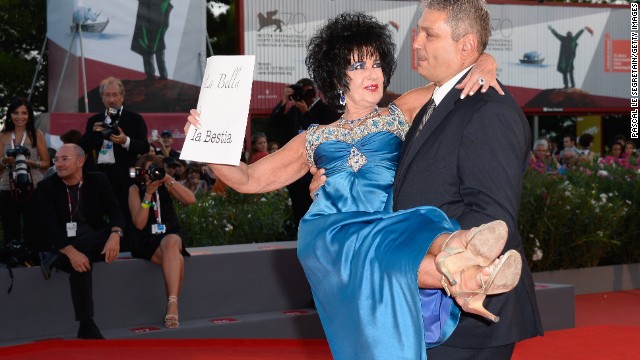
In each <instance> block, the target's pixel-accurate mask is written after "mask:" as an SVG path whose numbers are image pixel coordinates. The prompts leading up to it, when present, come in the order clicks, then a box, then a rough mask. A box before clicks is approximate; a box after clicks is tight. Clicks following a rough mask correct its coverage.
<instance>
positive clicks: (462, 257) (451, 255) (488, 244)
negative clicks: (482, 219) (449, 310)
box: [436, 220, 509, 285]
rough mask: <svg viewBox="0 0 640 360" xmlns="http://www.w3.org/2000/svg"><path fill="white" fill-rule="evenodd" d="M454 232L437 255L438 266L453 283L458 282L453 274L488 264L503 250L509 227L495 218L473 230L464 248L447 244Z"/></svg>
mask: <svg viewBox="0 0 640 360" xmlns="http://www.w3.org/2000/svg"><path fill="white" fill-rule="evenodd" d="M456 233H457V231H456V232H454V233H452V234H451V235H449V237H448V238H447V240H446V241H445V243H444V244H443V245H442V251H441V252H440V253H439V254H438V256H436V268H437V269H438V271H439V272H440V273H441V274H443V275H444V276H446V277H447V279H448V280H449V282H450V283H451V284H452V285H455V284H456V281H455V279H454V278H453V276H452V274H454V273H457V272H459V271H461V270H462V269H464V268H468V267H470V266H473V265H480V266H483V267H484V266H488V265H489V264H491V263H492V262H493V261H494V260H495V259H496V258H497V257H498V256H499V255H500V253H501V252H502V249H503V248H504V245H505V244H506V243H507V237H508V236H509V229H508V228H507V224H505V222H504V221H502V220H495V221H492V222H490V223H487V224H483V225H481V226H479V227H477V228H474V229H472V230H471V233H470V234H469V236H468V237H467V244H466V246H465V248H464V249H461V248H459V247H450V246H447V243H448V242H449V240H451V238H452V237H453V235H455V234H456Z"/></svg>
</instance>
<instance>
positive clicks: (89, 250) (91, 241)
mask: <svg viewBox="0 0 640 360" xmlns="http://www.w3.org/2000/svg"><path fill="white" fill-rule="evenodd" d="M109 230H110V229H108V228H104V229H102V230H97V231H92V232H91V233H89V234H85V235H83V236H82V237H78V238H76V239H73V240H72V242H71V243H72V245H73V247H74V248H76V250H78V251H80V252H81V253H83V254H85V255H86V256H87V257H88V258H89V262H90V263H91V270H89V271H87V272H78V271H76V270H74V269H73V266H71V261H69V258H68V257H67V256H65V255H64V254H60V256H59V257H58V260H57V261H56V264H55V265H56V267H57V268H58V269H60V270H62V271H64V272H66V273H68V274H69V286H70V288H71V301H72V302H73V310H74V312H75V314H76V320H78V321H82V320H90V319H93V263H94V262H99V261H104V255H103V254H100V252H101V251H102V249H103V248H104V245H105V243H106V242H107V239H108V238H109Z"/></svg>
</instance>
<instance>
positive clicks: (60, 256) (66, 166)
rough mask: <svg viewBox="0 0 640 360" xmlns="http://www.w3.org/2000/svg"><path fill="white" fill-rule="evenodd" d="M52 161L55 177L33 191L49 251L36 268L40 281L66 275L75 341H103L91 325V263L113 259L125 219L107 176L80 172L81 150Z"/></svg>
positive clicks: (66, 150) (63, 150) (69, 149)
mask: <svg viewBox="0 0 640 360" xmlns="http://www.w3.org/2000/svg"><path fill="white" fill-rule="evenodd" d="M53 160H54V163H55V168H56V174H57V175H54V176H49V177H48V178H46V179H44V180H43V181H42V183H41V184H40V186H39V187H38V203H39V208H40V219H41V220H40V221H41V226H42V229H43V231H44V233H46V234H47V235H46V237H45V238H46V240H47V241H48V242H49V244H48V245H49V248H50V249H51V248H53V251H51V252H42V253H41V257H40V258H41V264H40V267H41V269H42V274H43V275H44V277H45V279H48V278H49V277H50V276H51V270H52V268H53V267H56V268H58V269H60V270H62V271H64V272H67V273H69V285H70V289H71V301H72V303H73V309H74V311H75V317H76V320H77V321H79V322H80V327H79V329H78V338H80V339H103V338H104V337H103V336H102V334H101V333H100V330H99V329H98V326H97V325H96V324H95V322H94V321H93V291H92V287H93V285H92V282H93V280H92V263H93V262H95V261H102V260H103V259H104V262H106V263H107V264H110V263H111V262H113V261H114V260H115V259H116V258H117V257H118V253H119V251H120V240H121V238H122V236H123V233H122V229H123V228H124V224H125V219H124V216H123V214H122V210H121V208H120V205H119V204H118V201H117V200H116V196H115V194H114V192H113V190H112V189H111V186H110V185H109V181H108V180H107V178H106V176H105V175H104V174H102V173H99V172H86V171H85V172H83V171H82V166H83V165H84V162H85V154H84V151H83V150H82V148H81V147H80V146H78V145H76V144H64V145H62V146H61V147H60V148H59V149H58V151H57V152H56V155H55V157H54V158H53ZM106 219H108V222H107V221H106Z"/></svg>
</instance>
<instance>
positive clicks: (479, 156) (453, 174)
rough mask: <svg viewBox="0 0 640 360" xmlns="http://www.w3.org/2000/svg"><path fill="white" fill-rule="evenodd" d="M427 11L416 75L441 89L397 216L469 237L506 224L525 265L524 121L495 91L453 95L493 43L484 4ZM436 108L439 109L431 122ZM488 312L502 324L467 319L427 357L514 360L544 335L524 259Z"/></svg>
mask: <svg viewBox="0 0 640 360" xmlns="http://www.w3.org/2000/svg"><path fill="white" fill-rule="evenodd" d="M422 6H423V13H422V17H421V19H420V22H419V23H418V31H419V33H418V36H417V38H416V40H415V42H414V50H415V52H416V58H417V67H418V72H419V73H420V75H422V76H423V77H424V78H426V79H429V80H431V81H433V82H434V83H435V84H436V86H437V87H436V90H435V91H434V94H433V99H432V100H433V102H432V101H429V102H428V103H427V104H426V105H425V106H424V107H423V108H422V110H421V111H420V112H419V113H418V114H417V115H416V117H415V119H414V121H413V124H412V126H411V129H410V130H409V132H408V133H407V135H406V140H405V143H404V147H403V150H402V153H401V156H400V162H399V164H398V169H397V172H396V178H395V184H394V210H402V209H408V208H413V207H416V206H421V205H432V206H436V207H438V208H440V209H442V210H443V211H444V212H445V213H446V214H447V215H448V216H449V217H451V218H454V219H456V220H457V221H458V222H459V223H460V226H461V227H462V228H463V229H469V228H472V227H474V226H479V225H480V224H483V223H487V222H490V221H492V220H496V219H500V220H503V221H505V222H506V223H507V226H508V228H509V238H508V240H507V244H506V246H505V248H504V250H503V251H507V250H509V249H515V250H517V251H518V252H520V254H521V255H522V258H523V259H525V256H524V248H523V245H522V240H521V238H520V235H519V233H518V227H517V221H518V211H519V206H520V194H521V188H522V178H523V175H524V171H525V169H526V167H527V160H528V155H529V149H530V145H531V134H530V129H529V125H528V122H527V120H526V118H525V117H524V114H523V113H522V111H521V110H520V108H519V107H518V106H517V104H516V103H515V101H514V100H513V98H512V97H511V95H510V94H506V95H505V96H501V95H499V94H498V93H497V92H496V91H494V90H493V89H489V90H488V91H486V92H483V93H481V94H476V95H475V96H470V97H467V98H465V99H460V94H461V90H458V89H455V87H454V86H455V85H456V84H457V83H459V82H460V80H461V79H462V78H463V77H464V76H465V74H466V73H467V72H468V71H469V69H470V67H471V66H472V65H473V64H474V63H475V62H476V60H477V59H478V57H479V56H480V54H482V52H483V51H484V49H485V47H486V45H487V43H488V39H489V36H490V32H491V31H490V16H489V12H488V10H487V8H486V3H485V2H484V1H483V0H423V1H422ZM480 82H481V83H482V82H483V81H482V80H480ZM503 88H504V87H503ZM485 90H486V87H485ZM426 100H428V99H425V101H426ZM431 103H435V108H434V109H433V110H432V111H431V115H430V116H426V119H425V114H427V108H428V107H429V106H430V105H431ZM424 120H426V122H425V121H424ZM432 282H433V285H434V287H438V284H439V282H440V279H439V276H438V277H436V276H435V274H434V279H433V281H432ZM484 305H485V307H486V308H487V309H488V310H489V311H491V312H493V313H494V314H496V315H499V316H500V319H501V320H500V322H498V323H490V322H488V321H487V320H485V319H483V318H481V317H479V316H477V315H472V314H468V313H464V312H463V313H462V316H461V318H460V323H459V324H458V327H457V328H456V330H455V331H454V333H453V335H452V336H451V337H450V338H449V339H448V340H447V341H446V342H445V343H444V344H443V345H441V346H439V347H436V348H433V349H429V350H428V351H427V357H428V358H429V359H430V360H434V359H436V360H437V359H448V360H450V359H509V358H510V357H511V354H512V352H513V349H514V345H515V343H516V342H517V341H520V340H523V339H527V338H530V337H534V336H537V335H542V326H541V323H540V318H539V314H538V309H537V305H536V298H535V292H534V284H533V279H532V276H531V272H530V270H529V266H528V264H527V263H526V260H525V261H524V263H523V266H522V276H521V279H520V282H519V283H518V285H517V286H516V288H515V289H514V290H513V291H510V292H508V293H505V294H501V295H496V296H490V297H488V298H487V300H486V301H485V304H484Z"/></svg>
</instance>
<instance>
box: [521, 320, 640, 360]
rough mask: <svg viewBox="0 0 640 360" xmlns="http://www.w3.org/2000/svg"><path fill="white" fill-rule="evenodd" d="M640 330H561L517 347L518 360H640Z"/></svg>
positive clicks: (606, 327) (612, 327)
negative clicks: (639, 341)
mask: <svg viewBox="0 0 640 360" xmlns="http://www.w3.org/2000/svg"><path fill="white" fill-rule="evenodd" d="M639 339H640V328H639V327H632V326H619V325H597V326H588V327H581V328H575V329H571V330H558V331H550V332H547V333H545V335H544V336H543V337H538V338H535V339H529V340H526V341H522V342H520V343H518V344H517V345H516V350H515V352H514V354H513V359H514V360H534V359H535V360H539V359H544V360H551V359H562V360H570V359H576V360H577V359H607V360H610V359H639V358H640V347H639V346H638V340H639Z"/></svg>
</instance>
